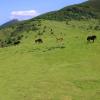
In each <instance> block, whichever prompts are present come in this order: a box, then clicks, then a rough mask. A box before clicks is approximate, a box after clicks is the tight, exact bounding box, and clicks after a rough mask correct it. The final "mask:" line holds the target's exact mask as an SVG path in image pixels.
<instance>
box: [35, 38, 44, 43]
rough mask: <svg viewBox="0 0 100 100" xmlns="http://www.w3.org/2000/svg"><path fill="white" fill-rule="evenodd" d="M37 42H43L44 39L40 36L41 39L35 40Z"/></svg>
mask: <svg viewBox="0 0 100 100" xmlns="http://www.w3.org/2000/svg"><path fill="white" fill-rule="evenodd" d="M35 43H43V40H42V39H40V38H39V39H36V40H35Z"/></svg>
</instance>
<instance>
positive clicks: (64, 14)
mask: <svg viewBox="0 0 100 100" xmlns="http://www.w3.org/2000/svg"><path fill="white" fill-rule="evenodd" d="M36 18H37V19H47V20H48V19H49V20H66V19H90V18H100V0H88V1H86V2H83V3H81V4H76V5H71V6H67V7H64V8H63V9H60V10H58V11H53V12H49V13H46V14H43V15H40V16H38V17H36Z"/></svg>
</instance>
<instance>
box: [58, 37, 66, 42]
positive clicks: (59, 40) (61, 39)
mask: <svg viewBox="0 0 100 100" xmlns="http://www.w3.org/2000/svg"><path fill="white" fill-rule="evenodd" d="M56 40H57V42H62V41H63V40H64V39H63V38H56Z"/></svg>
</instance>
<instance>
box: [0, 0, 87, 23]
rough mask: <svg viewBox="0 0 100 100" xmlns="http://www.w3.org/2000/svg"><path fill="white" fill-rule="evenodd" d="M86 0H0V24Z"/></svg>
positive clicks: (28, 17) (31, 16)
mask: <svg viewBox="0 0 100 100" xmlns="http://www.w3.org/2000/svg"><path fill="white" fill-rule="evenodd" d="M84 1H86V0H0V25H1V24H3V23H5V22H7V21H9V20H12V19H19V20H25V19H30V18H33V17H35V16H38V15H40V14H43V13H46V12H50V11H54V10H59V9H61V8H63V7H65V6H68V5H73V4H78V3H81V2H84Z"/></svg>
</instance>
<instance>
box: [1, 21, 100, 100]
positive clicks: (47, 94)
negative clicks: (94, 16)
mask: <svg viewBox="0 0 100 100" xmlns="http://www.w3.org/2000/svg"><path fill="white" fill-rule="evenodd" d="M97 23H98V21H97V20H90V21H75V20H72V21H70V22H69V23H68V24H66V22H65V21H62V22H57V21H48V20H43V21H42V22H41V26H40V28H39V30H37V31H30V32H28V33H27V32H24V31H23V32H22V33H21V34H24V35H25V36H24V37H23V39H22V40H21V44H19V45H16V46H10V47H6V48H1V49H0V100H99V99H100V72H99V70H100V61H99V59H100V34H99V33H100V31H99V30H94V29H93V28H90V26H91V25H92V26H93V25H94V26H95V25H96V24H97ZM44 27H45V32H44V33H43V34H38V33H39V32H40V33H41V32H42V31H43V30H44ZM89 28H90V29H89ZM51 29H52V31H53V34H52V33H51ZM87 29H88V30H87ZM37 34H38V35H37ZM89 34H95V35H96V36H97V40H96V41H95V43H87V41H86V37H87V36H88V35H89ZM38 37H41V38H42V39H43V44H35V43H34V41H35V39H36V38H38ZM60 37H62V38H64V40H63V41H62V42H59V41H57V40H56V38H60Z"/></svg>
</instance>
